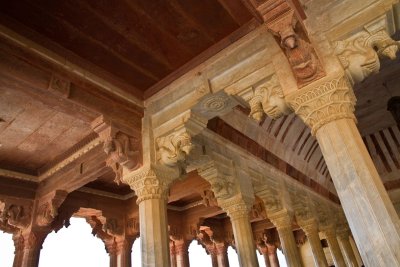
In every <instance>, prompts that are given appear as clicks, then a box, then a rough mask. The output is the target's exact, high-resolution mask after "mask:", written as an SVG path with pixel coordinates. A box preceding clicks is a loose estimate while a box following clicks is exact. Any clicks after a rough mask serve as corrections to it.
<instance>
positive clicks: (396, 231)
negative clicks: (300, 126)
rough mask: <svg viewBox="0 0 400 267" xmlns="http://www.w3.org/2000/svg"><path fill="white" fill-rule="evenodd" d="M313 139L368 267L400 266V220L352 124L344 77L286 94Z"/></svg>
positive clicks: (349, 95) (350, 96)
mask: <svg viewBox="0 0 400 267" xmlns="http://www.w3.org/2000/svg"><path fill="white" fill-rule="evenodd" d="M286 100H287V102H288V104H289V105H290V106H291V108H292V109H293V110H294V111H295V113H296V114H297V115H298V116H299V117H300V118H301V119H302V120H303V121H304V122H305V123H306V124H307V125H308V126H309V127H310V128H311V130H312V133H313V134H314V135H315V136H316V138H317V140H318V143H319V146H320V148H321V151H322V154H323V156H324V158H325V161H326V164H327V166H328V169H329V172H330V174H331V176H332V180H333V183H334V184H335V188H336V191H337V193H338V196H339V198H340V200H341V203H342V206H343V209H344V212H345V214H346V218H347V221H348V222H349V225H350V228H351V231H352V233H353V235H354V238H355V240H356V243H357V246H358V247H359V249H360V253H361V255H362V258H363V261H364V263H365V264H366V265H367V266H400V221H399V217H398V216H397V214H396V211H395V209H394V207H393V204H392V203H391V201H390V199H389V196H388V194H387V192H386V190H385V188H384V186H383V184H382V180H381V179H380V177H379V174H378V172H377V170H376V168H375V166H374V163H373V161H372V159H371V157H370V155H369V154H368V151H367V149H366V147H365V145H364V143H363V141H362V138H361V136H360V133H359V132H358V129H357V127H356V124H355V120H356V119H355V116H354V105H355V101H356V99H355V96H354V93H353V91H352V88H351V87H350V85H349V83H348V81H347V79H346V78H345V77H343V76H338V77H326V78H323V79H320V80H318V81H317V82H315V83H313V84H311V85H308V86H305V87H303V88H302V89H299V90H297V91H295V92H293V93H291V94H289V95H287V96H286Z"/></svg>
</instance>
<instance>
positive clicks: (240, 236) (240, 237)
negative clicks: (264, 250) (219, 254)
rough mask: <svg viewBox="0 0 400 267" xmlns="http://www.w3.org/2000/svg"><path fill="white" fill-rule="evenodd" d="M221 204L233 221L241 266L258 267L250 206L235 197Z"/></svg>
mask: <svg viewBox="0 0 400 267" xmlns="http://www.w3.org/2000/svg"><path fill="white" fill-rule="evenodd" d="M219 204H220V206H221V207H222V209H223V210H225V211H226V212H227V214H228V216H229V217H230V219H231V223H232V229H233V236H234V238H235V245H236V250H237V252H238V257H239V264H240V266H241V267H257V266H258V260H257V255H256V247H255V244H254V239H253V231H252V230H251V225H250V221H249V212H250V209H249V207H248V205H247V204H246V203H245V201H244V200H242V199H235V197H233V198H232V199H228V200H226V201H219Z"/></svg>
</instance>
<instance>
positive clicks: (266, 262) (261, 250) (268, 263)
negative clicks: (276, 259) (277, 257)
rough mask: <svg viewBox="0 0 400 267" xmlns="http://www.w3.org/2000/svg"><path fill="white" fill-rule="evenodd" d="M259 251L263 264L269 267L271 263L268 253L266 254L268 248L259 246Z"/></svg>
mask: <svg viewBox="0 0 400 267" xmlns="http://www.w3.org/2000/svg"><path fill="white" fill-rule="evenodd" d="M260 252H261V254H262V255H263V258H264V263H265V266H266V267H271V263H270V261H269V255H268V248H267V247H266V246H263V247H260Z"/></svg>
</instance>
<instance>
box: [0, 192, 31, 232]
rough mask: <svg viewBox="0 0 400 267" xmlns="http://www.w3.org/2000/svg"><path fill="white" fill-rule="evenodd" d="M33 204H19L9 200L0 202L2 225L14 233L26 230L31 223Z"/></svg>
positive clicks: (0, 221) (0, 222) (0, 223)
mask: <svg viewBox="0 0 400 267" xmlns="http://www.w3.org/2000/svg"><path fill="white" fill-rule="evenodd" d="M31 213H32V203H24V204H23V203H18V202H16V201H12V200H9V199H3V200H0V225H1V227H2V228H3V229H5V230H9V231H11V232H14V231H15V230H17V229H24V228H26V227H28V226H29V224H30V223H31V218H32V217H31V216H32V215H31Z"/></svg>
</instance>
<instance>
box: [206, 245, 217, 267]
mask: <svg viewBox="0 0 400 267" xmlns="http://www.w3.org/2000/svg"><path fill="white" fill-rule="evenodd" d="M206 248H207V252H208V254H210V257H211V265H212V267H218V253H217V248H216V247H215V244H209V245H206Z"/></svg>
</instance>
